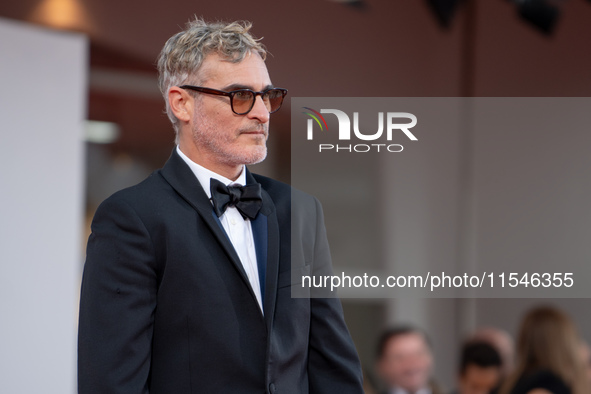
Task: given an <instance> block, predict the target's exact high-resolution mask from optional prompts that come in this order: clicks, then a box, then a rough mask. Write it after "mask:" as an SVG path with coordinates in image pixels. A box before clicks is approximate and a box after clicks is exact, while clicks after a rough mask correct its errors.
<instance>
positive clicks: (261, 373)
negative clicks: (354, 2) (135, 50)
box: [78, 19, 363, 394]
mask: <svg viewBox="0 0 591 394" xmlns="http://www.w3.org/2000/svg"><path fill="white" fill-rule="evenodd" d="M249 29H250V24H248V23H238V22H234V23H223V22H217V23H206V22H204V21H203V20H199V19H197V20H195V21H193V22H191V23H189V24H188V26H187V29H186V30H185V31H182V32H180V33H178V34H176V35H175V36H173V37H172V38H170V39H169V40H168V42H167V43H166V45H165V46H164V48H163V50H162V52H161V54H160V57H159V62H158V69H159V73H160V78H159V84H160V88H161V90H162V93H163V96H164V99H165V101H166V109H167V113H168V116H169V118H170V119H171V121H172V123H173V126H174V129H175V131H176V135H177V138H176V142H177V144H178V145H177V146H176V147H175V149H174V150H173V152H172V155H171V157H170V159H169V160H168V162H167V163H166V164H165V165H164V167H163V168H162V169H160V170H158V171H156V172H154V173H153V174H152V175H150V176H149V177H148V178H147V179H146V180H144V181H143V182H142V183H140V184H138V185H136V186H133V187H131V188H128V189H124V190H122V191H120V192H118V193H115V194H114V195H113V196H111V197H109V198H108V199H107V200H106V201H104V202H103V203H102V204H101V206H100V207H99V208H98V210H97V212H96V214H95V217H94V220H93V223H92V234H91V236H90V238H89V241H88V248H87V259H86V263H85V267H84V275H83V281H82V290H81V300H80V324H79V336H78V387H79V393H81V394H90V393H101V394H107V393H109V394H111V393H125V394H131V393H150V394H185V393H207V394H211V393H244V394H250V393H253V394H254V393H256V394H261V393H270V394H275V393H280V394H286V393H293V394H296V393H297V394H301V393H311V394H316V393H329V394H332V393H339V394H348V393H351V394H353V393H354V394H360V393H362V392H363V391H362V378H361V368H360V365H359V361H358V357H357V353H356V351H355V347H354V345H353V342H352V340H351V338H350V335H349V333H348V331H347V327H346V325H345V322H344V320H343V312H342V308H341V305H340V302H339V301H338V299H336V298H322V299H321V298H292V297H291V287H292V286H298V285H299V286H301V275H302V274H313V275H314V274H330V272H331V262H330V253H329V250H328V243H327V239H326V233H325V228H324V223H323V215H322V210H321V207H320V204H319V203H318V201H317V200H316V199H315V198H313V197H311V196H309V195H306V194H304V193H301V192H298V191H296V190H293V189H291V188H290V187H289V186H288V185H286V184H283V183H280V182H278V181H274V180H272V179H269V178H266V177H263V176H258V175H255V174H252V173H250V172H249V171H248V169H247V168H246V167H245V165H248V164H254V163H258V162H260V161H262V160H263V159H264V158H265V156H266V140H267V137H268V132H269V118H270V114H271V113H273V112H275V111H277V110H278V109H279V107H280V106H281V104H282V102H283V98H284V96H285V93H286V90H284V89H280V88H275V87H274V86H273V85H272V83H271V80H270V78H269V74H268V72H267V68H266V66H265V63H264V59H265V54H266V52H265V49H264V48H263V46H262V45H261V44H260V42H259V41H258V40H256V39H254V38H253V37H252V35H251V34H250V33H249ZM292 273H293V275H292ZM298 278H299V280H298Z"/></svg>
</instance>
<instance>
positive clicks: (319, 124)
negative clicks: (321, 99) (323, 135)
mask: <svg viewBox="0 0 591 394" xmlns="http://www.w3.org/2000/svg"><path fill="white" fill-rule="evenodd" d="M302 108H304V109H307V110H308V111H312V112H313V113H310V112H302V113H303V114H306V115H308V116H310V117H311V118H312V119H314V120H315V121H316V123H318V126H320V131H324V127H326V131H328V125H327V124H326V120H324V117H323V116H322V115H320V112H318V111H315V110H313V109H312V108H310V107H302ZM318 118H320V119H318ZM320 120H322V122H320ZM323 123H324V127H322V124H323Z"/></svg>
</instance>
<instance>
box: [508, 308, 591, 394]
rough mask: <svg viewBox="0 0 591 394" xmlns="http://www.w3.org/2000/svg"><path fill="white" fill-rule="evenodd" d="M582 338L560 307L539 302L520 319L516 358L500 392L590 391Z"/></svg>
mask: <svg viewBox="0 0 591 394" xmlns="http://www.w3.org/2000/svg"><path fill="white" fill-rule="evenodd" d="M581 344H582V341H581V338H580V337H579V335H578V333H577V330H576V327H575V324H574V323H573V321H572V320H571V319H570V318H569V316H567V315H566V314H565V313H564V312H562V311H561V310H559V309H557V308H554V307H551V306H540V307H537V308H534V309H532V310H530V311H529V312H528V313H527V314H526V315H525V317H524V318H523V320H522V322H521V327H520V329H519V336H518V338H517V362H516V367H515V370H514V371H513V373H512V374H511V375H510V376H509V377H508V378H507V380H506V381H505V383H503V385H502V386H501V389H500V390H499V394H547V393H552V394H588V393H589V392H590V391H591V386H590V385H589V381H588V378H587V371H586V369H585V365H584V363H583V360H582V357H581Z"/></svg>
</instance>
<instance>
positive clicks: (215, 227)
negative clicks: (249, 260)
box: [160, 148, 256, 302]
mask: <svg viewBox="0 0 591 394" xmlns="http://www.w3.org/2000/svg"><path fill="white" fill-rule="evenodd" d="M160 173H161V174H162V176H163V177H164V179H166V181H167V182H168V183H169V184H170V186H172V187H173V188H174V189H175V190H176V192H177V193H178V194H179V195H180V196H181V197H182V198H183V199H185V201H187V202H188V203H189V204H190V205H191V206H192V207H193V208H195V209H196V210H197V212H198V213H199V215H200V216H201V218H202V219H203V221H204V222H205V223H206V224H207V226H208V227H209V229H210V230H211V232H212V233H213V234H214V235H215V237H216V239H217V240H218V242H219V244H220V245H221V246H222V248H223V249H224V251H225V252H226V254H227V255H228V258H229V259H230V261H231V262H232V264H233V265H234V267H235V268H236V270H237V271H238V273H239V275H240V276H241V277H242V280H243V281H244V283H245V284H246V285H247V286H248V289H249V291H250V293H251V295H252V297H253V300H254V301H255V302H256V297H255V295H254V293H253V291H252V287H251V286H250V282H249V280H248V277H247V276H246V272H245V271H244V267H243V266H242V263H241V262H240V258H239V257H238V254H237V253H236V250H235V249H234V247H233V246H232V243H231V242H230V240H229V238H228V236H227V235H226V232H225V231H224V229H223V227H222V225H221V223H220V221H219V219H218V218H217V217H216V216H215V213H214V212H213V208H212V205H211V202H210V201H209V199H208V198H207V194H205V191H204V190H203V188H202V187H201V184H200V183H199V181H198V180H197V178H196V177H195V174H193V171H191V169H190V168H189V166H187V163H185V162H184V161H183V159H182V158H181V157H180V156H179V155H178V153H177V152H176V148H175V149H174V150H173V152H172V155H171V156H170V158H169V159H168V161H167V162H166V164H165V165H164V167H163V168H162V170H161V171H160Z"/></svg>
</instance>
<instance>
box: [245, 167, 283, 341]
mask: <svg viewBox="0 0 591 394" xmlns="http://www.w3.org/2000/svg"><path fill="white" fill-rule="evenodd" d="M246 182H247V183H256V180H255V178H254V177H253V176H252V174H251V173H250V171H248V170H247V172H246ZM262 195H263V206H262V207H261V211H260V213H259V216H260V215H261V214H263V215H264V216H265V217H266V236H267V242H266V244H267V245H266V246H267V248H266V249H267V250H266V253H265V255H266V272H265V295H264V302H263V308H264V312H265V323H266V326H267V331H268V332H270V331H271V325H272V323H273V316H274V314H275V313H274V312H275V301H276V299H277V275H278V272H279V223H278V221H277V212H276V210H275V203H273V200H272V199H271V196H269V193H267V192H266V191H265V190H264V189H263V190H262ZM255 222H257V224H256V225H255V224H254V223H255ZM252 223H253V232H254V230H255V227H258V226H261V225H264V223H263V221H262V220H261V222H259V217H257V219H255V220H254V221H253V222H252ZM260 233H263V231H260ZM255 242H256V239H255ZM262 244H263V242H261V246H262ZM256 247H257V248H258V245H256ZM261 254H262V253H261ZM258 258H259V251H258V250H257V259H258ZM259 266H260V265H259Z"/></svg>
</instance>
